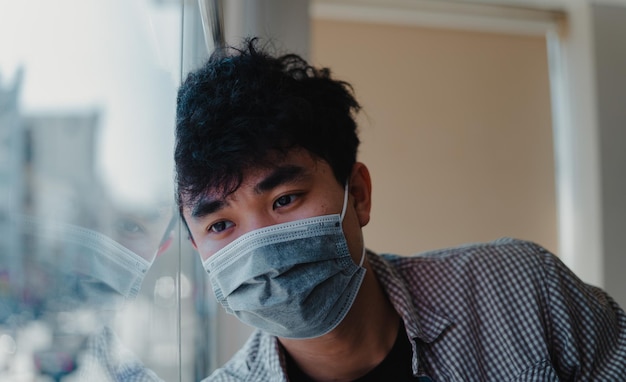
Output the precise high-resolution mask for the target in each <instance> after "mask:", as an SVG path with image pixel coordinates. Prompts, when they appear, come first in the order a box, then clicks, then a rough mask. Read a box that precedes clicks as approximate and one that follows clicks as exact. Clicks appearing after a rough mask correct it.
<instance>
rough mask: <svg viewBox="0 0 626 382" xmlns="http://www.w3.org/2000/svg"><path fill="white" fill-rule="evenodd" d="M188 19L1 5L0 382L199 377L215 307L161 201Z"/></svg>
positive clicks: (69, 6)
mask: <svg viewBox="0 0 626 382" xmlns="http://www.w3.org/2000/svg"><path fill="white" fill-rule="evenodd" d="M187 11H189V12H191V13H190V14H191V15H196V16H197V11H196V10H195V9H192V10H191V11H190V10H187ZM184 12H185V11H184V7H183V6H182V2H181V1H178V0H55V1H45V0H19V1H14V0H0V52H2V54H1V55H0V235H1V236H2V240H0V380H3V381H4V380H10V381H35V380H36V381H86V380H98V381H127V380H142V381H143V380H147V381H151V380H165V381H175V380H190V381H191V380H198V379H197V375H196V374H201V373H203V374H205V375H206V372H207V370H208V368H209V367H210V364H209V361H208V360H209V359H210V357H209V354H208V353H210V351H209V350H208V349H210V347H209V341H208V340H207V341H204V342H202V343H201V344H195V343H194V340H193V339H194V338H195V336H196V335H199V336H200V338H202V339H203V340H204V339H208V337H209V335H208V333H209V332H208V328H205V327H203V325H201V322H205V321H202V320H206V319H210V311H211V309H212V308H211V306H209V305H207V304H208V302H207V300H206V299H205V298H204V295H203V293H202V291H203V290H204V288H205V286H204V278H203V276H204V275H202V274H197V273H196V271H195V270H196V268H197V267H196V266H195V265H196V264H195V263H194V262H196V261H199V260H197V259H196V258H195V255H194V254H193V253H192V252H191V251H190V250H189V249H188V248H187V247H188V245H187V243H186V240H185V239H186V236H185V235H180V225H179V221H178V214H177V212H176V210H175V208H174V203H173V202H174V197H173V189H174V187H173V177H174V175H173V159H172V158H173V154H172V153H173V144H174V120H175V100H176V89H177V87H178V85H179V83H180V78H181V71H182V66H183V65H184V64H183V65H181V63H183V62H184V61H183V60H182V57H181V52H182V51H183V49H182V48H183V45H184V44H186V43H183V41H184V36H183V30H185V29H184V28H183V23H185V22H186V21H185V20H187V19H186V17H190V16H189V15H187V16H185V17H183V13H184ZM194 12H195V13H194ZM190 19H192V18H190ZM205 50H206V48H205ZM181 243H182V246H181ZM172 244H174V245H172ZM182 252H184V253H185V255H184V256H186V258H185V259H184V260H182V259H181V253H182ZM200 268H201V267H200ZM197 280H199V281H197ZM198 290H200V292H198ZM207 312H208V313H207ZM200 318H202V320H201V319H200ZM183 330H184V333H185V334H184V335H182V336H181V333H182V332H183ZM181 348H185V350H184V351H181V350H180V349H181ZM196 369H197V370H198V372H197V373H196V372H195V371H194V370H196Z"/></svg>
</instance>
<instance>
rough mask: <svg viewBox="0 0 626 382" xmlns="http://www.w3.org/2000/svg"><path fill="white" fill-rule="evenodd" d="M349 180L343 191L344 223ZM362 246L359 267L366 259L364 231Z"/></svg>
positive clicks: (341, 216)
mask: <svg viewBox="0 0 626 382" xmlns="http://www.w3.org/2000/svg"><path fill="white" fill-rule="evenodd" d="M348 185H349V184H348V181H347V180H346V185H345V187H344V193H343V207H342V208H341V215H340V218H341V222H342V223H343V218H344V216H346V210H347V207H348ZM361 247H363V252H362V253H361V261H360V262H359V267H363V262H364V261H365V241H364V239H363V233H361Z"/></svg>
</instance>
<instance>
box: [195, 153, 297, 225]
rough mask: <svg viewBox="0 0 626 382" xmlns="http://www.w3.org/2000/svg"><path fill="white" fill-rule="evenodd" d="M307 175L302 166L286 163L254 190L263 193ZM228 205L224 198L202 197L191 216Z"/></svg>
mask: <svg viewBox="0 0 626 382" xmlns="http://www.w3.org/2000/svg"><path fill="white" fill-rule="evenodd" d="M306 176H307V171H306V169H305V168H304V167H302V166H296V165H285V166H279V167H276V168H275V169H274V170H273V171H272V172H271V173H270V174H269V175H268V176H266V177H265V178H263V179H262V180H261V181H260V182H259V183H257V185H256V186H254V192H255V193H257V194H262V193H264V192H267V191H270V190H272V189H274V188H276V187H278V186H280V185H283V184H287V183H289V182H293V181H295V180H298V179H303V178H305V177H306ZM227 205H228V202H226V201H225V200H223V199H212V198H209V197H204V198H201V199H200V200H199V201H198V203H196V204H195V206H194V207H193V210H192V211H191V216H192V217H193V218H194V219H201V218H203V217H205V216H207V215H210V214H213V213H215V212H217V211H219V210H221V209H222V208H224V207H225V206H227Z"/></svg>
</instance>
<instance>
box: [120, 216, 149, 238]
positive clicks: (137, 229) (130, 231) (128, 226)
mask: <svg viewBox="0 0 626 382" xmlns="http://www.w3.org/2000/svg"><path fill="white" fill-rule="evenodd" d="M115 227H116V229H117V231H118V232H119V233H120V234H123V235H138V234H140V233H143V232H144V229H143V227H142V226H141V224H139V223H138V222H136V221H135V220H133V219H130V218H120V219H118V220H117V221H116V222H115Z"/></svg>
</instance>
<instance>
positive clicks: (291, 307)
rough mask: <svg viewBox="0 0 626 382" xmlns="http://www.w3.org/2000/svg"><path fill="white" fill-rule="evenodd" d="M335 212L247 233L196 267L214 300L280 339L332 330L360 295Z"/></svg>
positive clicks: (359, 273)
mask: <svg viewBox="0 0 626 382" xmlns="http://www.w3.org/2000/svg"><path fill="white" fill-rule="evenodd" d="M347 198H348V189H347V187H346V190H345V194H344V201H343V208H342V212H341V214H334V215H324V216H317V217H312V218H307V219H302V220H296V221H292V222H288V223H283V224H277V225H273V226H269V227H264V228H261V229H258V230H255V231H251V232H248V233H246V234H245V235H242V236H241V237H239V238H237V239H236V240H235V241H233V242H231V243H230V244H228V245H227V246H226V247H224V248H222V249H221V250H219V251H218V252H217V253H215V254H214V255H213V256H211V257H209V258H208V259H206V260H205V261H204V263H203V265H204V268H205V269H206V271H207V272H208V273H209V279H210V281H211V284H212V286H213V291H214V292H215V295H216V297H217V300H218V301H219V302H220V303H221V304H222V305H223V306H224V308H225V309H226V311H227V312H229V313H231V314H234V315H235V316H237V317H238V318H239V319H240V320H241V321H242V322H244V323H246V324H248V325H251V326H254V327H256V328H259V329H262V330H265V331H267V332H269V333H270V334H273V335H276V336H279V337H285V338H312V337H319V336H321V335H324V334H326V333H328V332H330V331H331V330H333V329H334V328H335V327H336V326H337V325H338V324H339V323H340V322H341V321H342V320H343V319H344V317H345V316H346V314H347V313H348V311H349V310H350V308H351V307H352V304H353V302H354V299H355V298H356V295H357V293H358V291H359V288H360V286H361V283H362V281H363V277H364V276H365V268H363V267H362V266H361V265H362V263H363V259H364V257H365V248H363V253H362V255H361V264H359V265H357V264H355V262H354V261H353V260H352V257H351V256H350V252H349V250H348V244H347V242H346V238H345V236H344V234H343V229H342V222H343V217H344V215H345V211H346V205H347Z"/></svg>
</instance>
